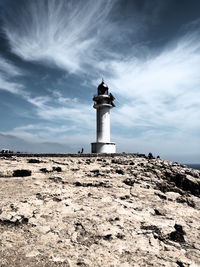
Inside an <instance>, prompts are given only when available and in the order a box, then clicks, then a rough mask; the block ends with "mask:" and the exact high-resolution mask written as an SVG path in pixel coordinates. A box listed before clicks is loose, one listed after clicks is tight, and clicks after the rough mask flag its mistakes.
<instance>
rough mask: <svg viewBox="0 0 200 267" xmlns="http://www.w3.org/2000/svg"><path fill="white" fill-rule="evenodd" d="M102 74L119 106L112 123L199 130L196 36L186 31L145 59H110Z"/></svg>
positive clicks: (199, 47)
mask: <svg viewBox="0 0 200 267" xmlns="http://www.w3.org/2000/svg"><path fill="white" fill-rule="evenodd" d="M111 64H112V68H113V72H114V74H115V75H114V77H112V78H110V77H106V81H108V84H109V85H110V88H111V90H112V89H113V90H112V92H113V94H116V96H117V98H118V100H119V101H120V104H119V105H120V107H119V108H118V110H115V112H113V115H112V116H113V117H114V121H115V123H118V124H122V125H123V126H124V127H129V128H133V127H134V126H144V127H147V126H152V127H157V128H159V127H160V129H165V128H169V127H172V128H174V129H176V130H179V131H183V130H184V131H190V132H191V133H192V132H193V131H194V130H195V129H199V130H200V111H199V105H200V89H199V88H200V76H199V65H200V38H199V36H198V35H197V33H193V34H191V35H188V36H186V37H184V38H182V39H180V40H178V41H177V43H176V44H173V45H170V44H168V46H166V48H165V49H164V50H163V51H162V52H161V53H160V54H159V55H157V56H153V57H151V55H149V57H148V59H147V60H138V59H137V60H136V59H132V58H129V59H127V60H124V61H112V63H111Z"/></svg>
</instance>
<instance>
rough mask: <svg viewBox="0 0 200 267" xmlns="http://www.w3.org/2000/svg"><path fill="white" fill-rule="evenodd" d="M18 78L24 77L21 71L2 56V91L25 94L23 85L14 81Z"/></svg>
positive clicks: (0, 80) (0, 66) (0, 84)
mask: <svg viewBox="0 0 200 267" xmlns="http://www.w3.org/2000/svg"><path fill="white" fill-rule="evenodd" d="M18 76H22V71H21V69H20V68H18V67H17V66H15V65H14V64H13V63H12V62H10V61H9V60H7V59H5V58H4V57H2V56H1V55H0V90H4V91H7V92H10V93H13V94H23V93H24V91H23V85H22V84H20V83H18V82H14V81H13V79H14V78H15V77H18Z"/></svg>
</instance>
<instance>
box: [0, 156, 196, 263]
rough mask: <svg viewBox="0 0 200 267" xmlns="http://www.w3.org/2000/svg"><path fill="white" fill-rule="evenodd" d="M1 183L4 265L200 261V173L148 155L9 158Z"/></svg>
mask: <svg viewBox="0 0 200 267" xmlns="http://www.w3.org/2000/svg"><path fill="white" fill-rule="evenodd" d="M20 170H21V171H22V170H23V171H25V170H26V171H27V173H28V174H29V176H26V175H21V176H20ZM14 173H15V174H16V173H17V175H13V174H14ZM21 173H22V174H24V172H21ZM0 185H1V187H0V188H1V191H0V266H2V267H3V266H4V267H7V266H13V267H15V266H16V267H17V266H28V267H29V266H30V267H35V266H38V267H43V266H46V267H47V266H48V267H51V266H72V267H73V266H92V267H93V266H108V267H115V266H116V267H121V266H122V267H127V266H158V267H160V266H166V267H167V266H169V267H171V266H172V267H173V266H174V267H176V266H185V267H186V266H188V267H189V266H190V267H196V266H200V171H198V170H193V169H190V168H188V167H187V166H184V165H181V164H178V163H176V162H170V161H167V160H164V159H161V158H156V159H155V158H151V157H146V156H145V155H142V154H115V155H112V154H111V155H91V154H82V155H80V154H78V155H77V154H73V155H71V154H70V155H67V156H66V155H65V154H62V155H57V154H56V156H55V154H43V155H39V154H15V155H9V157H6V156H3V155H1V157H0Z"/></svg>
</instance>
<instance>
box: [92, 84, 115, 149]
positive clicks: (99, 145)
mask: <svg viewBox="0 0 200 267" xmlns="http://www.w3.org/2000/svg"><path fill="white" fill-rule="evenodd" d="M97 93H98V94H97V95H95V96H94V97H93V101H94V102H95V103H94V106H93V107H94V108H95V109H96V114H97V115H96V116H97V139H96V142H95V143H92V144H91V145H92V153H115V152H116V146H115V143H112V142H110V109H111V108H113V107H115V105H114V103H113V101H114V99H115V98H114V96H113V95H112V94H111V93H109V92H108V86H107V85H106V84H105V83H104V81H103V80H102V83H101V84H100V85H99V86H98V88H97Z"/></svg>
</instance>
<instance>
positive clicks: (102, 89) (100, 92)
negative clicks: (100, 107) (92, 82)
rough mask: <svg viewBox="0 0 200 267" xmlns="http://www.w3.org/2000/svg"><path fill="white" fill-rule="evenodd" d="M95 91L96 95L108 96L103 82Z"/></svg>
mask: <svg viewBox="0 0 200 267" xmlns="http://www.w3.org/2000/svg"><path fill="white" fill-rule="evenodd" d="M97 90H98V95H108V86H107V84H105V83H104V81H102V82H101V83H100V84H99V86H98V88H97Z"/></svg>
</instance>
